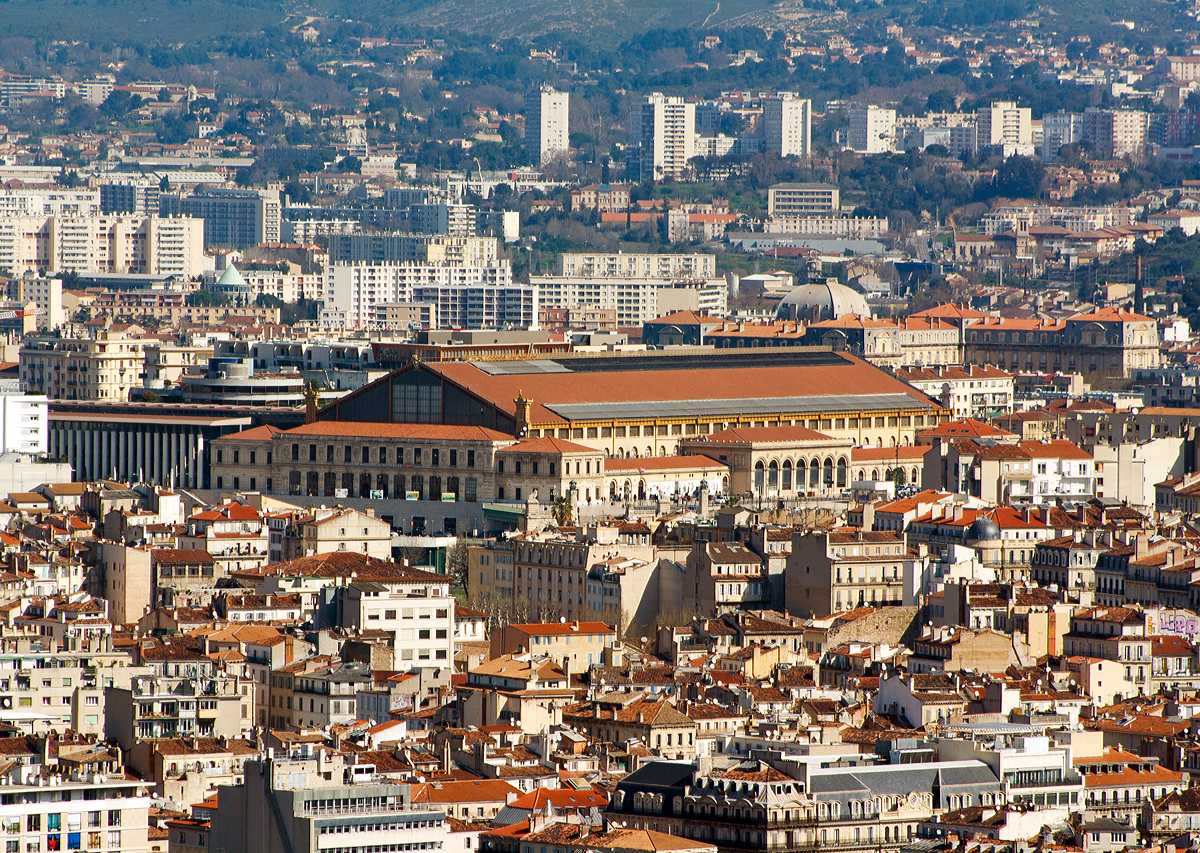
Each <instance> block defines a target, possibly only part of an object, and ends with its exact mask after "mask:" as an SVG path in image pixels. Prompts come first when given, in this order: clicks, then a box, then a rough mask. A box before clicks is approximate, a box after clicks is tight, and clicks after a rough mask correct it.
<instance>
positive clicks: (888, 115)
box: [846, 104, 896, 154]
mask: <svg viewBox="0 0 1200 853" xmlns="http://www.w3.org/2000/svg"><path fill="white" fill-rule="evenodd" d="M846 147H847V148H849V149H850V150H852V151H857V152H859V153H860V154H885V153H887V152H888V151H892V150H894V149H895V147H896V111H895V110H887V109H883V108H882V107H877V106H875V105H874V104H872V105H871V106H868V107H860V108H858V109H853V110H851V111H850V126H849V127H848V128H847V130H846Z"/></svg>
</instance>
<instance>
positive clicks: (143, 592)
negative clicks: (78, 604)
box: [100, 542, 153, 625]
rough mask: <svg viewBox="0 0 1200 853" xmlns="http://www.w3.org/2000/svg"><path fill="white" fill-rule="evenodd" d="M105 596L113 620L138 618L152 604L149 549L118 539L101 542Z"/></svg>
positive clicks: (118, 622) (134, 620)
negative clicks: (123, 542)
mask: <svg viewBox="0 0 1200 853" xmlns="http://www.w3.org/2000/svg"><path fill="white" fill-rule="evenodd" d="M100 563H101V566H102V567H103V571H104V599H105V600H106V601H107V602H108V618H109V619H111V620H112V621H113V623H114V624H118V625H125V624H127V623H130V622H136V621H138V620H139V619H141V618H142V617H143V616H145V615H146V613H148V612H149V611H150V608H151V607H152V606H153V601H152V596H153V591H152V574H151V569H150V551H149V549H146V548H136V547H134V546H132V545H122V544H119V543H116V542H102V543H100Z"/></svg>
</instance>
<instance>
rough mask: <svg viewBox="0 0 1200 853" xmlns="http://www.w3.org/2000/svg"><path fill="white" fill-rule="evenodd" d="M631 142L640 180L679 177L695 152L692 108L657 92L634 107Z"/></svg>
mask: <svg viewBox="0 0 1200 853" xmlns="http://www.w3.org/2000/svg"><path fill="white" fill-rule="evenodd" d="M633 117H634V139H635V140H636V141H637V143H638V152H637V158H638V159H637V162H638V164H639V168H640V177H641V180H643V181H661V180H664V179H667V178H679V177H681V176H682V175H683V173H684V170H685V169H687V164H688V161H689V160H690V159H692V157H693V156H694V155H695V150H696V105H695V104H689V103H686V102H685V101H684V99H683V98H679V97H669V96H666V95H663V94H662V93H661V92H654V93H653V94H650V95H646V96H645V97H644V98H643V99H642V101H641V103H640V104H637V105H635V107H634V116H633Z"/></svg>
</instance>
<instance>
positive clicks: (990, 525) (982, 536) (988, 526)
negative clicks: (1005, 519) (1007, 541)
mask: <svg viewBox="0 0 1200 853" xmlns="http://www.w3.org/2000/svg"><path fill="white" fill-rule="evenodd" d="M967 538H968V539H971V540H974V541H975V542H988V541H992V540H995V539H999V538H1000V525H999V524H997V523H996V522H994V521H992V519H990V518H988V517H987V516H986V515H982V514H981V515H978V516H976V517H975V520H974V521H972V522H971V527H970V529H968V530H967Z"/></svg>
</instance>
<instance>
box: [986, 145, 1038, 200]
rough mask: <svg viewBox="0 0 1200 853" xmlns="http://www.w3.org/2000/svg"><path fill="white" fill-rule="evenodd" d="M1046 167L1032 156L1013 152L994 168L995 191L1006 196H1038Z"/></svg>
mask: <svg viewBox="0 0 1200 853" xmlns="http://www.w3.org/2000/svg"><path fill="white" fill-rule="evenodd" d="M1045 177H1046V168H1045V167H1044V166H1043V165H1042V164H1041V162H1040V161H1038V160H1035V159H1034V158H1032V157H1022V156H1021V155H1019V154H1014V155H1013V156H1012V157H1009V158H1008V159H1007V160H1005V161H1004V162H1003V163H1002V164H1000V168H999V169H997V170H996V181H995V183H994V185H993V186H994V187H995V191H996V193H997V194H998V195H1002V196H1004V197H1006V198H1038V197H1039V196H1040V195H1041V194H1042V180H1043V179H1044V178H1045Z"/></svg>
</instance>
